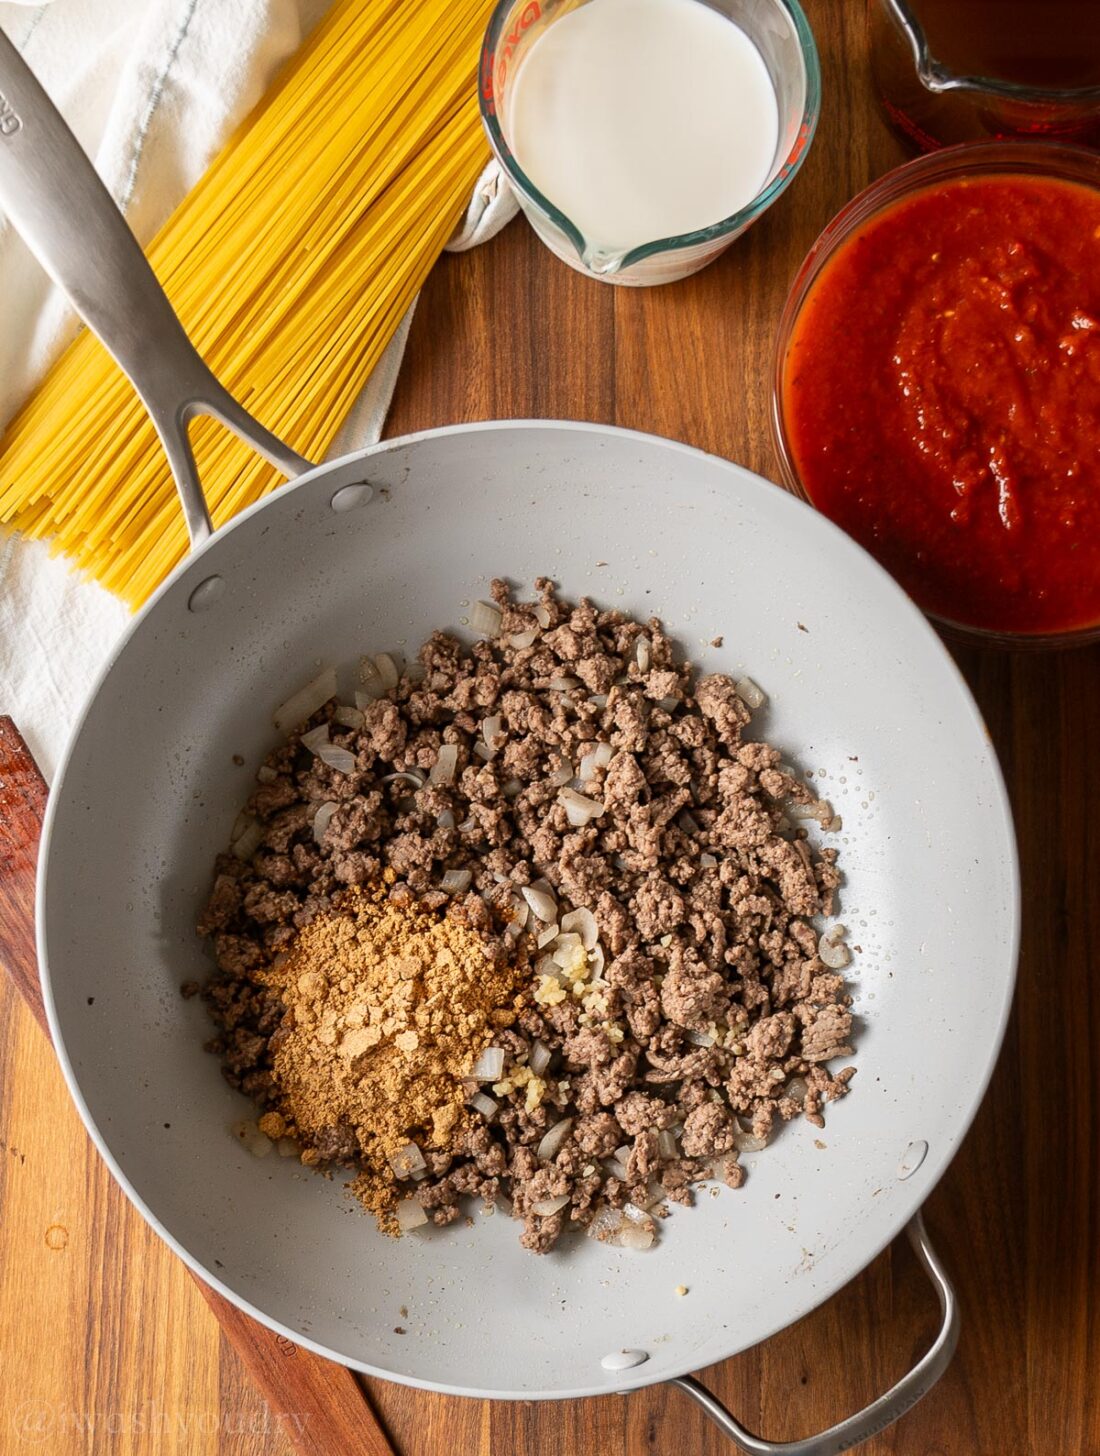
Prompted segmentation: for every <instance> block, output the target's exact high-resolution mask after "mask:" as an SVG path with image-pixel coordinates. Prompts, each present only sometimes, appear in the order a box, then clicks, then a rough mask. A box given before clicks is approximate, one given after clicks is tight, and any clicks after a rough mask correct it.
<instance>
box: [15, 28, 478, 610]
mask: <svg viewBox="0 0 1100 1456" xmlns="http://www.w3.org/2000/svg"><path fill="white" fill-rule="evenodd" d="M490 9H491V0H415V3H410V0H338V3H337V4H336V6H335V8H334V9H333V10H332V11H331V12H330V14H329V15H328V16H327V18H326V19H325V20H324V21H323V22H322V24H321V25H320V26H319V28H318V29H317V31H316V32H315V33H314V35H313V37H312V38H311V39H310V40H309V41H308V42H307V44H306V45H305V46H304V48H303V49H302V50H301V51H300V52H299V53H298V55H297V56H296V57H295V58H294V59H293V61H292V62H291V63H290V65H289V66H288V67H287V69H286V71H285V72H284V74H283V76H282V77H281V78H280V80H279V81H278V82H277V84H276V85H275V86H274V88H273V89H272V91H271V92H270V93H269V94H268V95H267V96H266V97H265V98H264V99H263V100H262V101H261V102H260V104H259V106H258V107H257V108H256V109H255V110H254V111H253V113H252V114H251V116H249V117H248V118H247V120H246V121H245V122H244V123H243V125H242V126H241V127H240V128H239V129H238V131H237V132H236V134H235V135H234V136H233V137H231V138H230V140H229V141H228V142H227V144H226V146H225V147H224V149H223V150H222V152H221V153H220V155H219V156H218V157H217V158H216V159H215V161H214V162H213V163H212V164H211V166H210V168H209V169H208V171H207V172H206V173H205V175H204V176H203V177H202V178H201V180H200V181H199V182H198V183H197V185H196V186H195V187H194V188H193V189H192V191H191V192H190V193H189V195H188V196H187V197H186V198H185V199H184V201H183V202H182V203H181V204H180V205H179V207H178V208H177V209H176V211H175V212H174V213H173V214H172V216H171V217H170V218H169V220H168V222H167V223H166V224H165V225H164V227H163V228H162V229H161V231H160V233H159V234H158V235H157V237H156V238H155V239H154V240H153V242H152V243H151V244H150V246H149V248H148V250H147V251H148V256H149V260H150V262H151V263H152V265H153V268H154V270H155V271H156V273H157V276H158V278H159V279H160V281H161V283H162V284H163V286H164V288H165V291H166V292H167V294H168V297H169V299H170V300H171V302H172V305H173V307H174V308H175V309H176V311H177V313H178V314H179V316H180V318H181V320H182V322H183V325H184V327H185V328H186V329H187V331H188V333H189V334H190V336H191V339H192V341H193V342H194V344H195V346H196V348H197V349H198V351H199V353H200V354H201V355H202V356H203V357H204V359H205V360H206V362H207V363H208V364H209V365H210V366H211V368H212V369H213V370H214V373H215V374H216V375H217V376H218V377H219V378H220V379H221V381H222V383H223V384H224V385H225V386H226V387H227V388H228V389H229V391H230V392H231V393H232V394H234V395H236V397H237V398H238V399H239V400H240V401H241V403H242V404H243V405H244V406H245V408H246V409H248V410H249V411H250V412H251V413H253V414H254V415H255V416H256V417H257V418H258V419H259V420H260V421H262V423H263V424H265V425H266V426H267V427H268V428H269V429H270V430H273V431H274V432H275V433H276V434H277V435H279V436H280V437H281V438H283V439H284V440H286V441H287V443H288V444H289V445H291V446H292V447H293V448H294V449H295V450H297V451H298V452H299V453H300V454H302V455H304V456H305V457H306V458H307V459H313V460H319V459H321V458H322V457H323V456H324V454H325V452H326V450H327V449H328V447H329V445H330V444H331V442H332V440H333V438H334V436H335V435H336V432H337V430H338V429H339V427H340V425H341V423H342V422H343V420H344V419H345V417H346V416H347V414H348V411H349V409H350V408H351V405H352V404H353V403H354V401H355V399H356V397H357V395H358V394H359V392H360V390H361V389H362V387H363V385H364V383H365V382H366V380H367V378H368V376H369V375H370V372H371V370H372V369H373V367H374V365H375V364H376V363H377V361H378V359H379V357H380V355H381V354H382V352H383V350H384V349H385V347H386V345H387V344H388V343H389V341H390V339H391V338H392V336H393V334H394V332H395V330H396V329H397V327H398V325H399V324H400V322H401V319H402V318H403V316H404V314H405V312H406V310H407V309H408V306H409V304H410V303H411V301H412V299H413V298H414V297H415V295H416V293H417V292H418V290H419V289H420V287H421V285H422V284H423V282H424V279H425V277H426V275H427V273H428V270H429V269H430V268H431V266H432V264H433V262H434V261H435V259H436V258H437V257H438V255H439V253H440V252H441V251H442V249H443V247H444V245H445V244H446V242H447V239H448V237H449V236H450V235H451V233H452V232H453V230H454V227H455V224H456V223H457V222H458V220H459V218H460V217H461V215H462V212H463V210H464V208H465V206H466V203H467V201H468V199H469V195H470V191H471V188H472V187H473V184H474V182H475V181H476V179H477V176H478V173H479V172H480V170H481V168H482V167H483V166H484V163H485V161H486V159H487V156H488V147H487V144H486V143H485V140H484V136H483V133H482V129H481V124H480V119H479V116H478V109H477V92H476V78H477V61H478V51H479V44H480V40H481V35H482V32H483V30H484V27H485V23H486V20H487V18H488V12H489V10H490ZM191 438H192V444H193V447H194V451H195V455H196V459H197V462H198V467H199V474H200V477H201V479H202V482H203V487H204V490H205V493H206V497H207V501H208V503H209V506H210V511H211V515H212V517H213V519H214V522H215V524H221V523H222V522H224V521H226V520H228V519H229V518H230V517H231V516H233V515H234V514H235V513H236V512H237V511H239V510H241V509H242V508H243V507H244V506H246V505H249V504H251V503H252V502H253V501H255V500H257V499H259V498H260V496H262V495H264V494H265V493H266V492H267V491H269V490H271V489H272V488H273V487H274V486H276V485H278V484H279V483H280V481H281V479H282V477H281V476H280V475H279V474H278V472H277V471H276V470H275V469H274V468H273V467H272V466H270V465H268V464H267V463H266V462H265V461H263V460H261V459H260V458H259V457H257V456H256V455H255V454H254V453H253V452H252V450H251V449H250V447H249V446H247V445H244V444H242V443H241V442H240V441H238V440H237V439H236V438H235V437H234V436H233V435H231V434H230V433H229V432H228V431H227V430H225V429H224V428H223V427H222V426H220V425H218V424H215V423H214V422H213V421H212V420H209V419H202V420H199V421H197V422H196V423H195V425H194V426H193V428H192V431H191ZM0 522H4V523H6V524H7V525H8V526H9V527H11V528H13V529H15V530H18V531H20V532H22V533H24V534H25V535H27V536H31V537H36V538H44V537H48V538H52V541H53V543H54V548H55V549H56V550H59V551H63V552H65V553H66V554H67V555H69V556H71V557H72V558H73V559H74V561H76V562H77V563H78V565H79V566H80V567H81V568H82V569H83V570H84V571H86V572H88V573H90V574H91V575H92V576H94V577H95V578H96V579H98V580H99V581H100V582H102V583H103V585H104V586H106V587H108V588H109V589H110V590H111V591H113V592H116V593H117V594H118V595H119V596H121V597H122V598H123V599H124V600H126V601H128V602H129V603H130V604H131V605H132V606H137V605H139V604H140V603H141V602H142V601H144V600H145V598H146V597H147V596H148V595H149V593H150V592H151V591H152V590H153V589H154V588H155V587H156V586H157V585H158V584H159V583H160V582H161V581H162V580H163V579H164V577H165V576H166V575H167V574H168V572H169V571H170V570H171V569H172V567H173V566H174V565H175V564H176V563H177V562H178V561H179V560H180V559H181V557H182V556H183V554H184V552H185V551H186V548H187V536H186V531H185V529H184V524H183V516H182V512H181V510H180V506H179V503H178V501H177V499H176V496H175V492H174V489H173V485H172V479H171V475H170V473H169V470H168V466H167V463H166V461H165V459H164V455H163V452H162V450H161V448H160V445H159V442H158V440H157V436H156V434H155V431H154V429H153V426H152V424H151V423H150V421H149V419H148V417H147V416H146V414H145V412H144V409H143V407H142V406H141V404H140V402H139V401H138V399H137V397H136V395H135V394H134V392H133V390H132V388H131V387H130V385H129V384H128V382H127V381H126V379H125V378H124V377H123V375H122V374H121V372H120V371H119V369H118V368H117V366H116V365H115V364H114V362H113V361H112V360H111V358H110V356H109V355H108V354H107V352H106V350H105V349H104V348H103V347H102V345H100V343H99V342H98V340H96V339H95V338H94V337H93V336H92V335H91V334H89V333H87V332H86V331H85V332H84V333H82V334H80V335H79V336H78V337H77V339H76V340H75V341H74V342H73V343H72V344H71V345H70V346H69V348H68V349H66V350H65V351H64V353H63V354H62V355H61V357H60V358H59V359H58V361H57V363H56V364H55V365H54V366H53V368H52V369H51V370H50V372H49V373H48V374H47V376H46V378H45V379H44V380H43V381H42V383H41V385H40V386H39V387H38V389H37V390H36V391H35V393H34V394H33V395H32V396H31V398H30V399H29V400H28V401H27V403H26V404H25V405H24V406H23V408H22V409H21V410H20V411H19V413H18V414H17V415H16V416H15V418H14V419H13V420H12V422H11V424H10V426H9V428H8V430H7V431H6V433H5V435H4V438H3V440H2V441H0Z"/></svg>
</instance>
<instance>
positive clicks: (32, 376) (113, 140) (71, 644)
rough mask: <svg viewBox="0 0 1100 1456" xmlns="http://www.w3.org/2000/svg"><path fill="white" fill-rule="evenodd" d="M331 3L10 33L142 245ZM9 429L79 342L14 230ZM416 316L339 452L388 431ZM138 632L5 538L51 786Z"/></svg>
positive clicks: (15, 702)
mask: <svg viewBox="0 0 1100 1456" xmlns="http://www.w3.org/2000/svg"><path fill="white" fill-rule="evenodd" d="M325 8H326V0H48V3H46V4H40V5H35V4H24V3H11V0H0V29H3V30H4V31H5V33H6V34H7V35H8V36H9V38H10V39H11V40H12V41H13V42H14V43H15V45H16V46H18V47H19V49H20V50H21V51H22V52H23V54H24V56H25V57H26V59H27V62H28V64H29V65H30V66H31V68H32V70H34V72H35V73H36V75H37V76H38V78H39V80H41V82H42V83H43V85H44V86H45V88H46V90H47V91H48V92H49V94H50V96H51V97H52V98H53V100H54V101H55V103H56V104H57V105H58V106H59V108H60V110H61V111H62V113H63V114H64V116H65V118H66V120H67V121H68V122H69V124H70V125H71V126H72V127H73V130H74V131H75V132H76V134H77V137H78V138H79V140H80V142H81V144H82V145H83V146H84V148H85V150H86V151H87V152H88V153H89V155H90V156H91V157H92V158H93V159H94V161H95V163H96V167H97V168H98V170H99V173H100V175H101V176H102V178H103V180H104V181H105V182H106V184H107V186H108V187H109V188H110V191H111V193H112V195H113V196H114V198H115V200H116V201H117V202H118V204H119V205H120V206H121V207H122V209H123V211H124V212H125V213H126V216H127V218H128V220H129V222H130V226H131V227H132V228H133V230H134V232H135V233H136V234H137V236H138V238H139V239H140V241H141V242H143V243H145V242H147V241H148V240H149V239H150V238H151V237H152V236H153V235H154V234H155V233H156V231H157V229H158V228H159V227H160V226H161V224H162V223H163V222H164V220H165V218H166V217H167V216H168V214H169V213H170V212H171V211H172V209H173V207H175V205H176V204H177V202H179V200H180V199H181V198H182V197H183V196H184V194H185V193H186V192H187V191H188V190H189V188H190V187H192V186H193V185H194V183H195V182H196V181H197V180H198V178H199V177H200V176H201V175H202V173H203V172H204V171H205V169H206V167H207V166H208V165H209V163H210V161H211V159H212V158H213V156H214V155H215V153H216V152H217V150H218V148H219V147H220V146H221V143H222V141H223V140H224V139H225V137H226V136H227V135H228V133H229V132H230V131H231V130H232V128H233V127H234V126H235V125H236V124H237V122H239V121H240V120H241V119H242V118H243V117H244V116H246V115H247V113H248V112H249V110H250V109H251V108H252V106H254V105H255V103H256V102H257V101H258V100H259V98H260V97H261V96H262V94H263V92H264V90H265V89H266V87H267V85H268V83H269V81H270V79H271V77H272V76H273V75H274V73H275V71H276V70H277V69H278V67H279V66H280V65H281V64H282V63H283V62H284V61H285V60H286V59H287V58H288V57H289V56H290V55H292V54H293V52H294V51H295V50H296V49H297V48H298V46H299V45H300V43H301V41H302V39H303V37H304V36H305V35H306V34H307V33H308V32H309V30H310V29H311V28H312V27H313V25H314V24H316V22H317V21H318V20H319V19H320V17H321V15H322V14H323V13H324V10H325ZM515 211H516V204H515V201H514V199H513V198H512V195H511V193H510V192H509V190H508V188H507V185H506V184H505V183H504V181H503V179H502V178H501V177H500V175H499V173H498V172H497V170H496V168H495V164H494V165H493V166H491V167H489V168H488V169H487V170H486V172H485V173H484V174H483V176H482V177H481V179H480V181H479V183H478V186H477V187H476V188H475V191H474V196H473V197H472V198H471V202H470V208H469V211H468V213H467V216H466V218H465V220H464V222H463V224H462V226H461V227H460V229H459V231H458V233H457V234H456V237H455V239H454V240H453V242H452V244H451V247H452V248H467V247H473V246H475V245H476V244H478V243H480V242H483V241H484V240H485V239H487V238H489V237H491V236H493V234H494V233H496V232H497V231H499V229H500V228H501V227H503V226H504V224H505V223H506V222H508V221H509V219H510V218H511V217H512V216H513V215H514V214H515ZM0 296H2V297H3V317H4V328H3V330H0V428H2V427H3V425H4V424H5V423H6V422H7V420H8V419H9V418H10V417H11V415H12V414H13V413H14V412H15V410H16V409H17V408H18V406H19V405H20V404H21V403H22V401H23V399H24V398H25V397H26V395H27V394H28V393H29V392H30V390H31V389H32V388H33V386H34V384H35V383H36V382H37V380H38V379H39V378H40V377H41V375H42V373H43V372H44V370H45V369H46V367H47V366H48V365H49V363H50V362H51V361H52V360H53V359H54V358H55V357H56V355H57V353H58V352H59V351H60V349H61V348H62V347H63V346H64V344H66V343H67V342H68V341H69V339H70V338H71V337H72V335H73V333H74V332H75V331H76V328H77V321H76V319H75V317H74V316H73V314H72V312H71V310H70V309H69V308H68V307H67V305H66V303H65V300H64V298H63V297H62V296H61V295H60V294H59V292H58V291H57V290H56V289H55V288H53V286H52V285H51V284H50V283H49V280H48V279H47V278H46V275H45V274H44V273H43V272H42V270H41V269H40V268H39V266H38V264H37V263H36V262H35V261H34V259H33V258H32V257H31V255H30V253H29V252H28V251H27V249H26V248H25V247H24V246H23V243H22V242H21V240H20V239H19V238H18V237H17V236H16V235H15V234H14V232H13V230H12V229H11V227H10V226H8V225H7V224H6V223H5V222H4V221H3V219H2V218H0ZM411 313H412V311H411V310H410V314H409V317H407V318H406V319H405V322H404V324H403V325H402V327H401V329H400V330H399V331H398V333H397V335H396V337H395V338H394V340H393V343H392V344H391V346H390V348H389V349H388V350H387V352H386V354H385V355H384V356H383V358H382V360H381V362H380V363H379V365H378V368H377V369H376V370H375V373H374V375H373V376H372V378H371V380H370V382H369V383H368V385H367V387H366V389H365V390H364V392H363V395H362V397H361V398H360V400H359V402H358V404H357V405H356V407H355V409H354V410H353V412H352V415H351V417H350V418H349V419H348V421H347V423H346V425H345V427H344V429H343V430H342V431H341V434H340V437H339V439H338V441H337V442H336V447H335V450H334V453H344V452H346V451H348V450H353V449H356V448H359V447H361V446H363V445H366V444H370V443H372V442H373V441H375V440H377V439H378V438H379V437H380V435H381V433H382V426H383V423H384V421H385V417H386V411H387V409H388V408H389V403H390V398H391V396H392V394H393V388H394V384H395V382H396V379H397V373H398V370H399V368H400V364H401V357H402V354H403V352H404V348H405V341H406V339H407V336H408V327H409V323H410V321H411ZM129 621H130V615H129V613H128V612H127V610H126V609H125V608H124V607H123V606H122V604H121V603H120V602H118V601H116V599H115V598H114V597H112V596H110V595H109V594H108V593H107V592H105V591H104V590H103V589H102V588H101V587H99V586H97V585H96V584H94V583H89V582H84V581H81V580H79V579H78V578H77V577H76V576H75V575H74V574H73V572H72V571H71V570H70V569H69V567H68V565H67V563H66V562H65V561H64V560H63V559H62V558H50V556H49V555H48V551H47V548H46V547H45V546H44V545H43V544H42V543H39V542H25V541H19V540H16V539H13V538H10V537H9V538H6V539H5V538H0V712H5V713H10V714H11V715H12V716H13V717H14V718H15V720H16V722H17V723H18V724H19V727H20V729H21V730H22V732H23V733H24V735H25V736H26V738H27V740H28V742H29V744H30V747H31V749H32V751H33V752H34V754H35V756H36V757H37V759H38V762H39V764H40V765H41V767H42V770H43V772H44V773H45V775H46V777H47V779H49V778H50V777H51V776H52V774H53V770H54V768H55V766H56V763H57V760H58V757H59V754H60V752H61V750H62V747H63V745H64V742H65V740H66V738H67V736H68V734H69V731H70V729H71V726H72V724H73V722H74V721H75V719H76V717H77V715H78V713H79V711H80V709H81V707H82V705H83V702H84V699H85V698H86V696H87V693H88V691H89V690H90V688H91V686H92V684H93V683H94V681H95V679H96V677H97V675H98V673H99V671H100V669H101V667H102V665H103V664H104V662H105V661H106V660H107V658H108V657H109V655H110V653H111V650H112V648H113V647H114V645H115V643H116V642H117V641H118V639H119V637H120V635H121V633H122V632H123V630H124V629H125V627H126V626H127V624H128V623H129Z"/></svg>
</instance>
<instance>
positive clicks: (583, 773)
mask: <svg viewBox="0 0 1100 1456" xmlns="http://www.w3.org/2000/svg"><path fill="white" fill-rule="evenodd" d="M614 756H615V750H614V749H613V748H612V747H611V744H610V743H597V744H596V746H595V748H593V749H592V750H591V751H590V752H589V753H586V754H585V755H584V757H583V758H582V759H581V762H580V767H579V768H578V769H577V778H578V779H579V780H580V781H581V783H582V784H583V783H587V782H588V780H589V779H590V778H591V777H592V775H593V774H594V773H595V772H596V770H597V769H598V768H606V767H607V765H608V764H609V763H610V762H611V760H612V758H614Z"/></svg>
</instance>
